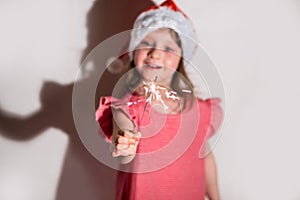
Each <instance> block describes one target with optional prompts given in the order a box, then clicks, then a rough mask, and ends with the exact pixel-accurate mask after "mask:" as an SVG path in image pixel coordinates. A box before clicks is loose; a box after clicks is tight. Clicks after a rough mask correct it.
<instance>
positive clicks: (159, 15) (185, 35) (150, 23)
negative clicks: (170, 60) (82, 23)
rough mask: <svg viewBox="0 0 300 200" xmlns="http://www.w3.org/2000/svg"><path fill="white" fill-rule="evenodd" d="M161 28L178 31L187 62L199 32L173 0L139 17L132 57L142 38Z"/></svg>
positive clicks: (135, 23)
mask: <svg viewBox="0 0 300 200" xmlns="http://www.w3.org/2000/svg"><path fill="white" fill-rule="evenodd" d="M160 28H170V29H173V30H174V31H175V32H177V33H178V35H179V37H180V39H181V43H182V50H183V58H184V59H185V61H184V63H185V64H187V61H190V60H191V59H192V57H193V54H194V52H195V51H196V49H197V34H196V31H195V29H194V26H193V25H192V23H191V21H190V20H189V19H188V18H187V16H186V15H185V14H184V13H183V12H182V11H181V10H180V9H179V8H178V7H177V6H176V4H175V3H174V2H173V1H172V0H166V1H165V2H163V3H162V4H160V5H158V6H153V7H151V8H150V9H148V10H146V11H144V12H142V13H141V14H140V15H139V16H138V17H137V19H136V20H135V22H134V25H133V30H132V31H131V39H130V43H129V55H130V58H131V59H132V53H131V52H132V51H134V49H135V48H136V47H137V45H138V44H139V43H140V42H141V40H142V39H143V38H144V37H145V36H146V35H147V34H148V33H150V32H152V31H154V30H157V29H160Z"/></svg>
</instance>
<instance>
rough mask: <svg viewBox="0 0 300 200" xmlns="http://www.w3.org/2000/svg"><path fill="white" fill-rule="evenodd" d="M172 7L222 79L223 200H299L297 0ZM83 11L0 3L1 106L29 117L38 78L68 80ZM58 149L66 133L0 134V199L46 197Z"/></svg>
mask: <svg viewBox="0 0 300 200" xmlns="http://www.w3.org/2000/svg"><path fill="white" fill-rule="evenodd" d="M159 2H161V1H159ZM176 2H177V3H178V5H180V6H181V8H182V10H184V11H185V12H186V13H187V15H188V16H190V18H191V19H192V21H193V22H194V24H195V26H196V28H197V30H198V34H199V39H200V42H201V44H202V45H203V46H204V47H205V48H206V50H207V51H208V52H209V54H210V56H211V57H212V58H213V60H214V61H215V63H216V64H217V67H218V70H219V71H220V73H221V75H222V78H223V81H224V87H225V90H226V118H225V124H224V127H223V130H222V134H223V135H222V137H221V139H220V141H219V143H218V144H217V146H216V148H215V149H214V152H215V155H216V159H217V163H218V170H219V181H220V190H221V195H222V199H224V200H241V199H242V200H248V199H249V200H265V199H273V200H282V199H286V200H298V199H300V191H299V184H298V182H299V181H298V180H300V171H299V170H298V169H299V168H300V159H299V156H298V152H300V145H299V135H298V134H299V133H300V132H299V128H298V123H297V122H298V119H299V118H298V116H297V113H298V112H299V111H300V106H299V104H298V102H299V100H300V90H299V89H298V88H297V86H298V85H299V84H300V83H299V81H298V80H297V78H298V74H299V71H300V70H299V69H298V67H299V66H300V60H299V52H300V39H299V35H300V4H299V2H298V1H295V0H286V1H276V2H275V1H270V0H263V1H258V0H252V1H233V0H230V1H184V0H178V1H176ZM91 5H92V1H91V0H90V1H83V0H82V1H80V0H76V1H75V0H74V1H58V0H57V1H45V0H44V1H40V0H39V1H37V0H26V1H16V0H14V1H2V2H0V24H1V31H0V44H1V45H0V54H1V56H0V69H1V72H0V94H1V95H0V105H1V108H2V109H3V110H5V111H6V112H10V113H12V114H16V115H21V116H24V117H26V116H30V115H32V114H33V113H34V112H35V111H37V110H39V109H40V108H41V105H40V90H41V88H42V86H43V82H44V81H45V80H51V81H54V82H57V83H60V84H68V83H71V82H73V81H74V79H75V75H76V72H77V70H78V65H79V60H80V56H81V53H82V50H83V49H84V48H85V47H86V45H87V44H86V28H85V20H86V13H87V12H88V10H89V8H90V6H91ZM24 132H26V130H24ZM67 146H68V136H66V134H64V132H63V131H62V130H59V129H56V128H51V127H50V128H48V129H46V130H43V134H39V135H38V136H36V137H34V138H32V139H30V140H25V141H18V140H14V139H11V138H7V137H5V136H1V134H0V199H3V200H15V199H16V200H19V199H22V200H26V199H28V200H29V199H30V200H32V199H34V200H35V199H54V198H55V191H56V187H57V184H58V180H59V176H60V172H61V168H62V165H63V160H64V156H65V154H66V149H67Z"/></svg>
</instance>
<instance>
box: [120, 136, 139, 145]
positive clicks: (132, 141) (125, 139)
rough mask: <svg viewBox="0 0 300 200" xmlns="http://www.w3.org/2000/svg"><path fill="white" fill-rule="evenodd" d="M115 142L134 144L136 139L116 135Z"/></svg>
mask: <svg viewBox="0 0 300 200" xmlns="http://www.w3.org/2000/svg"><path fill="white" fill-rule="evenodd" d="M117 144H127V145H129V144H136V140H135V139H130V138H127V137H123V136H120V137H118V141H117Z"/></svg>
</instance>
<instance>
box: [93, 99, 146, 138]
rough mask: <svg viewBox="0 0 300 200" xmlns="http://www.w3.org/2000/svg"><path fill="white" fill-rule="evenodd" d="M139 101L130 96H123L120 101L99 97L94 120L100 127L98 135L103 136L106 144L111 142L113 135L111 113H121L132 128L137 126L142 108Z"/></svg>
mask: <svg viewBox="0 0 300 200" xmlns="http://www.w3.org/2000/svg"><path fill="white" fill-rule="evenodd" d="M137 102H140V101H139V99H136V97H132V96H129V95H128V96H125V97H123V98H122V99H116V98H113V97H111V96H107V97H101V98H100V102H99V108H98V109H97V111H96V120H97V121H98V123H99V125H100V128H101V129H100V130H99V132H100V135H101V136H103V137H104V138H105V139H106V140H107V141H108V142H111V139H112V133H113V112H114V111H115V110H120V111H122V112H123V113H124V114H125V115H126V116H127V117H128V118H129V119H130V120H132V122H133V124H134V126H137V124H138V119H139V115H140V113H141V112H140V111H141V109H142V108H143V107H142V104H141V103H137Z"/></svg>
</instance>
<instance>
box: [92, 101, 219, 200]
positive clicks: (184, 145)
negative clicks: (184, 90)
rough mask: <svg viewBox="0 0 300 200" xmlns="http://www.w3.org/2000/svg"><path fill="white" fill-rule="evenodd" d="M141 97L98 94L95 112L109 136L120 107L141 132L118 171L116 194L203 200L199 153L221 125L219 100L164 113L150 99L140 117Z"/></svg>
mask: <svg viewBox="0 0 300 200" xmlns="http://www.w3.org/2000/svg"><path fill="white" fill-rule="evenodd" d="M128 102H135V104H130V105H129V104H128ZM136 102H139V103H136ZM143 102H144V101H143V99H142V98H141V97H140V96H136V95H133V96H126V97H125V98H123V99H121V100H119V99H114V98H112V97H102V98H101V99H100V106H99V109H98V110H97V112H96V118H97V120H98V122H99V123H100V126H101V128H102V130H103V133H104V136H105V137H106V138H108V140H110V139H111V134H112V117H113V114H112V110H114V109H121V110H122V111H123V112H124V113H125V114H126V115H127V116H128V117H129V118H130V119H132V121H133V123H134V125H135V126H136V127H140V132H141V133H142V138H141V139H140V141H139V145H138V149H137V154H136V156H135V158H134V160H133V161H132V162H131V163H129V164H127V165H122V166H121V167H120V171H119V172H118V175H117V186H116V199H117V200H121V199H122V200H160V199H164V200H167V199H170V200H177V199H178V200H182V199H185V200H195V199H197V200H204V197H205V193H206V188H205V173H204V159H203V158H200V156H199V154H200V152H201V150H202V148H204V144H205V141H206V140H207V139H208V138H209V137H211V136H212V135H213V134H214V133H215V132H216V130H217V129H218V127H219V126H220V124H221V121H222V110H221V107H220V105H219V103H220V100H219V99H208V100H205V101H204V100H200V99H195V100H194V101H193V103H192V105H191V107H190V108H187V109H185V110H184V111H182V112H181V113H179V114H163V113H161V112H158V111H156V109H153V108H152V107H151V105H150V104H148V106H147V107H146V110H145V113H144V116H143V117H142V115H143V111H144V108H145V102H144V103H143ZM112 108H113V109H112ZM141 118H143V120H142V121H141Z"/></svg>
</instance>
